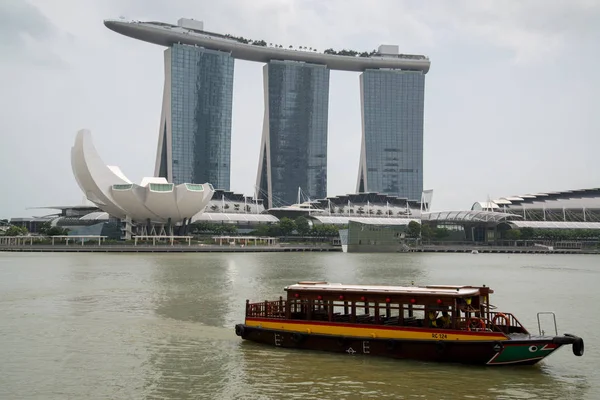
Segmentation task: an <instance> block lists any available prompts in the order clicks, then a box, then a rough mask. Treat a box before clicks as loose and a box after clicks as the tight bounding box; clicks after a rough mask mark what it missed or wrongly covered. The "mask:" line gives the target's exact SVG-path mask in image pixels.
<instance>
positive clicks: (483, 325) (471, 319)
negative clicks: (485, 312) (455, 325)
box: [467, 317, 485, 331]
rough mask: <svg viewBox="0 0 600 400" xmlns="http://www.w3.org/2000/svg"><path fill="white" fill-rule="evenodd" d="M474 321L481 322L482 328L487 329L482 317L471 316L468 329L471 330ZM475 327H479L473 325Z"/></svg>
mask: <svg viewBox="0 0 600 400" xmlns="http://www.w3.org/2000/svg"><path fill="white" fill-rule="evenodd" d="M472 322H474V323H476V324H479V327H480V329H485V321H484V320H482V319H481V318H477V317H471V318H469V319H468V320H467V330H468V331H470V330H471V325H472ZM473 329H477V327H476V326H475V327H473Z"/></svg>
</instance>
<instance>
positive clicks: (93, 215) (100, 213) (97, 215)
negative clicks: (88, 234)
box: [79, 211, 109, 220]
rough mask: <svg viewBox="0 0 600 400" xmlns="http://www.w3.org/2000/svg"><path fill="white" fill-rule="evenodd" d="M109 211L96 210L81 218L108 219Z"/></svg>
mask: <svg viewBox="0 0 600 400" xmlns="http://www.w3.org/2000/svg"><path fill="white" fill-rule="evenodd" d="M108 218H109V216H108V213H107V212H104V211H95V212H91V213H89V214H86V215H84V216H83V217H81V218H79V219H82V220H100V219H108Z"/></svg>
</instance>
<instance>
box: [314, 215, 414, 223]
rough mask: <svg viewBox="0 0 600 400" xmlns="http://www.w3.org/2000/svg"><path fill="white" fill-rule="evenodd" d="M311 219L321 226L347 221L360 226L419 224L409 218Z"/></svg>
mask: <svg viewBox="0 0 600 400" xmlns="http://www.w3.org/2000/svg"><path fill="white" fill-rule="evenodd" d="M310 218H311V219H316V220H317V221H319V222H321V223H323V224H333V225H346V224H347V223H348V221H353V222H360V223H361V224H368V225H408V223H409V222H410V221H416V222H419V220H418V219H414V218H413V219H410V218H385V217H382V218H373V217H363V218H360V217H333V216H321V215H310Z"/></svg>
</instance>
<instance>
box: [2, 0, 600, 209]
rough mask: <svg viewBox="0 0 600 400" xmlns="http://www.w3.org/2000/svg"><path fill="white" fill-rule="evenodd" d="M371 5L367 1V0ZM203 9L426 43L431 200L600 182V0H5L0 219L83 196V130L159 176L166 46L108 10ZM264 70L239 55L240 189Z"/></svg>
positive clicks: (109, 156) (127, 168)
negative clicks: (79, 157)
mask: <svg viewBox="0 0 600 400" xmlns="http://www.w3.org/2000/svg"><path fill="white" fill-rule="evenodd" d="M367 5H368V6H367ZM119 16H124V17H126V18H128V19H137V20H146V19H147V20H158V21H164V22H171V23H176V21H177V19H178V18H179V17H182V16H184V17H190V18H195V19H198V20H203V21H204V24H205V29H207V30H211V31H216V32H222V33H230V34H233V35H239V36H244V37H248V38H252V39H264V40H265V41H267V42H276V43H280V44H282V45H284V47H286V46H287V45H294V46H309V47H316V48H317V49H320V50H322V49H325V48H328V47H333V48H336V49H342V48H352V49H356V50H371V49H374V48H376V47H377V46H378V45H379V44H382V43H384V44H399V45H400V48H401V51H402V52H405V53H416V54H426V55H428V56H429V57H430V58H431V61H432V66H431V70H430V72H429V73H428V74H427V78H426V93H425V188H428V189H434V197H433V208H434V209H437V210H443V209H446V210H448V209H464V208H470V206H471V205H472V203H473V202H474V201H477V200H486V199H487V198H488V197H491V198H494V197H500V196H508V195H514V194H525V193H529V192H543V191H556V190H565V189H575V188H586V187H600V158H598V157H597V153H598V152H599V150H600V139H599V136H600V135H599V133H600V113H599V112H598V111H597V107H598V104H599V103H598V93H599V92H600V73H599V72H598V71H600V46H599V45H598V43H600V23H598V21H600V1H597V0H564V1H559V0H527V1H521V0H519V1H516V0H515V1H503V2H498V1H493V0H473V1H466V0H455V1H442V0H440V1H427V2H422V1H403V0H372V1H369V2H366V1H359V0H253V1H248V0H219V1H205V0H169V1H166V0H102V1H100V0H97V1H92V0H1V1H0V58H1V59H0V117H1V120H2V129H1V131H0V132H1V133H0V167H1V171H2V172H1V174H0V188H1V191H0V218H5V217H19V216H30V215H36V214H37V215H40V214H43V212H41V211H34V210H28V208H29V207H36V206H44V205H56V204H80V203H81V202H82V199H83V195H82V193H81V191H80V190H79V187H78V186H77V184H76V182H75V180H74V178H73V175H72V172H71V165H70V148H71V146H72V144H73V141H74V138H75V134H76V132H77V130H78V129H81V128H88V129H90V130H91V131H92V135H93V138H94V141H95V144H96V148H97V149H98V151H99V152H100V154H101V156H102V157H103V159H104V161H105V162H107V163H108V164H114V165H119V166H120V167H121V169H122V170H123V171H124V172H125V174H127V175H128V176H129V178H130V179H132V180H133V181H139V180H140V179H141V178H142V177H143V176H148V175H152V174H153V172H154V160H155V153H156V144H157V138H158V124H159V118H160V107H161V96H162V90H163V49H162V48H161V47H158V46H155V45H152V44H149V43H144V42H140V41H136V40H134V39H131V38H128V37H125V36H121V35H119V34H117V33H115V32H112V31H110V30H108V29H107V28H105V27H104V25H103V23H102V21H103V19H106V18H117V17H119ZM261 68H262V66H261V65H260V64H255V63H251V62H245V61H236V64H235V78H234V79H235V81H234V86H235V89H234V97H233V103H234V104H233V128H232V129H233V132H232V171H231V174H232V177H231V183H232V189H233V190H235V191H238V192H243V193H246V194H251V193H253V187H254V183H255V180H256V169H257V165H258V152H259V144H260V134H261V129H262V114H263V99H262V96H263V93H262V70H261ZM359 152H360V103H359V88H358V74H356V73H351V72H338V71H335V72H334V73H332V74H331V86H330V113H329V161H328V162H329V166H328V194H329V195H335V194H342V193H348V192H353V191H354V190H355V185H356V175H357V172H358V157H359Z"/></svg>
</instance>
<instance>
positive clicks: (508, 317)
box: [457, 312, 528, 334]
mask: <svg viewBox="0 0 600 400" xmlns="http://www.w3.org/2000/svg"><path fill="white" fill-rule="evenodd" d="M457 325H458V328H459V329H461V330H469V331H475V332H501V333H505V334H508V333H528V332H527V330H526V329H525V327H524V326H523V325H522V324H521V322H519V320H518V319H517V318H516V317H515V316H514V315H512V314H511V313H502V312H490V313H489V318H485V317H483V316H476V315H473V316H470V317H462V318H458V320H457Z"/></svg>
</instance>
